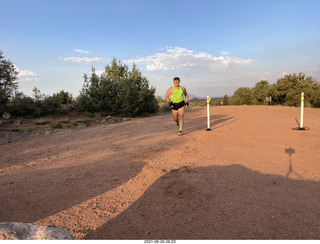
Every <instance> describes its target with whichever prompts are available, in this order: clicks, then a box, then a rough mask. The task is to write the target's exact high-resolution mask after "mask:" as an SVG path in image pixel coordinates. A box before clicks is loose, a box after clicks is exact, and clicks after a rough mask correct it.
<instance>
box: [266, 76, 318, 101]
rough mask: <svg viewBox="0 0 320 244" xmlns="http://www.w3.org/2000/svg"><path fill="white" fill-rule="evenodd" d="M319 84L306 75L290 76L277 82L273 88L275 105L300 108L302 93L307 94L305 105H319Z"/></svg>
mask: <svg viewBox="0 0 320 244" xmlns="http://www.w3.org/2000/svg"><path fill="white" fill-rule="evenodd" d="M317 87H318V82H317V81H316V80H314V79H313V78H312V77H311V76H309V77H306V75H305V74H303V73H299V74H298V75H297V74H293V75H292V74H288V75H285V77H283V78H280V79H278V80H277V82H276V84H275V85H274V87H273V88H272V93H273V100H274V102H275V103H278V104H282V105H287V106H299V105H300V100H301V99H300V97H301V92H304V94H305V105H306V106H311V105H312V103H313V104H317V101H318V100H317V97H318V96H317V94H316V93H317Z"/></svg>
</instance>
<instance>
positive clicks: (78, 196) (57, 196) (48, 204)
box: [0, 160, 145, 222]
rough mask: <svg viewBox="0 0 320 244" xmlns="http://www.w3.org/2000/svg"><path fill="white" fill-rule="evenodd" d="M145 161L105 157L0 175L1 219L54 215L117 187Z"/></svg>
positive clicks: (29, 219) (6, 220)
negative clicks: (103, 159)
mask: <svg viewBox="0 0 320 244" xmlns="http://www.w3.org/2000/svg"><path fill="white" fill-rule="evenodd" d="M144 165H145V163H143V162H133V161H130V160H127V161H116V160H108V161H107V160H106V161H101V162H91V163H87V164H82V165H77V166H72V167H64V168H56V169H47V170H38V171H32V172H26V174H27V175H25V176H21V175H15V174H10V175H4V176H1V178H2V179H1V182H4V183H3V184H2V185H1V188H0V196H1V199H0V206H1V207H0V222H34V221H36V220H39V219H42V218H45V217H47V216H50V215H53V214H55V213H58V212H60V211H62V210H64V209H67V208H69V207H72V206H74V205H77V204H79V203H82V202H84V201H86V200H88V199H91V198H93V197H95V196H97V195H99V194H102V193H104V192H107V191H110V190H112V189H114V188H116V187H118V186H119V185H121V184H123V183H125V182H127V181H128V180H129V179H131V178H132V177H134V176H136V175H137V174H139V173H140V172H141V169H142V167H143V166H144ZM18 177H20V178H19V180H18ZM21 177H22V178H23V177H25V181H23V180H22V179H21ZM88 178H91V179H92V180H91V181H88ZM44 185H45V186H46V187H45V188H44V187H43V186H44Z"/></svg>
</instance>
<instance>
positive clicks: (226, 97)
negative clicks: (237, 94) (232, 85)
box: [223, 95, 229, 105]
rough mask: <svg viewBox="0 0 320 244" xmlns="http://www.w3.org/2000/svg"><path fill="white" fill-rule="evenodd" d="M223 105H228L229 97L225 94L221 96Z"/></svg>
mask: <svg viewBox="0 0 320 244" xmlns="http://www.w3.org/2000/svg"><path fill="white" fill-rule="evenodd" d="M223 105H229V98H228V96H227V95H224V97H223Z"/></svg>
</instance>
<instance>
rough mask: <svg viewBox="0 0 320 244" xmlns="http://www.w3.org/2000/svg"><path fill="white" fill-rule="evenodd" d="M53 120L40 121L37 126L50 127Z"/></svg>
mask: <svg viewBox="0 0 320 244" xmlns="http://www.w3.org/2000/svg"><path fill="white" fill-rule="evenodd" d="M51 123H52V122H51V120H38V121H36V125H48V124H51Z"/></svg>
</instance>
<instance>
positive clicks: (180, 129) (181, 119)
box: [178, 107, 184, 131]
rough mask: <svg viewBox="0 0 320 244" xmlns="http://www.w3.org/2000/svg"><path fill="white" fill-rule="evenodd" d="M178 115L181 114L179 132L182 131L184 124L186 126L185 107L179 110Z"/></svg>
mask: <svg viewBox="0 0 320 244" xmlns="http://www.w3.org/2000/svg"><path fill="white" fill-rule="evenodd" d="M178 114H179V131H182V129H183V124H184V107H182V108H179V110H178Z"/></svg>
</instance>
